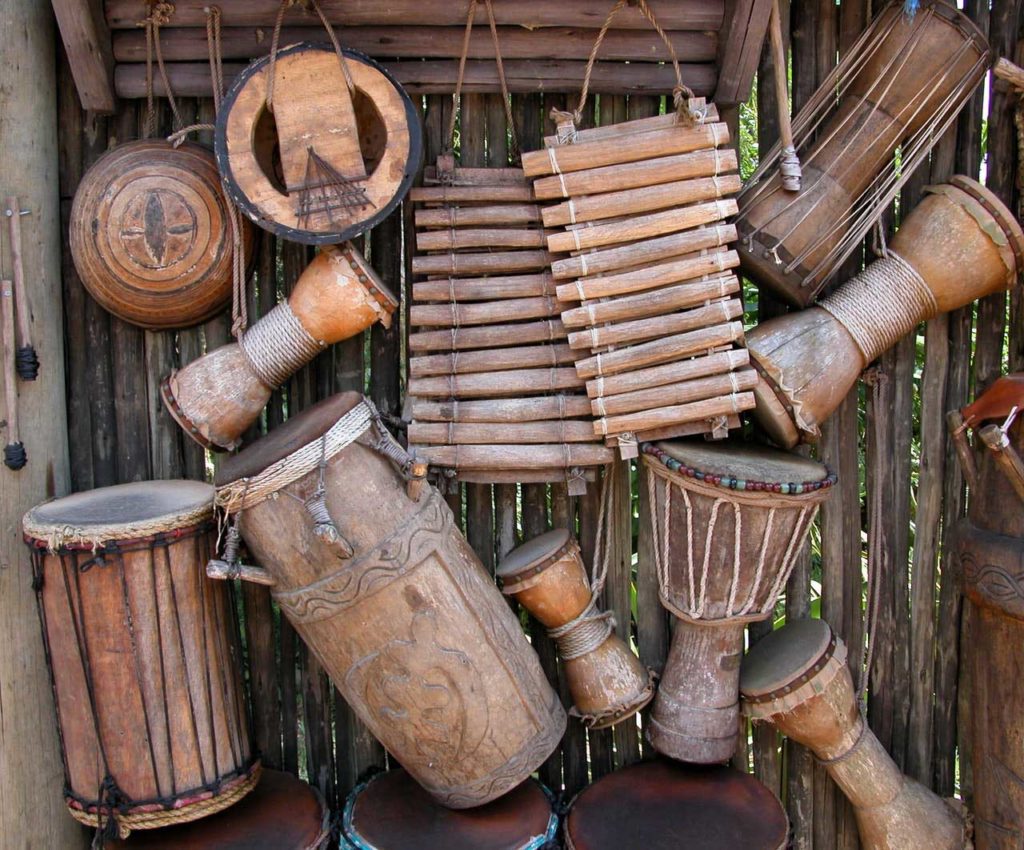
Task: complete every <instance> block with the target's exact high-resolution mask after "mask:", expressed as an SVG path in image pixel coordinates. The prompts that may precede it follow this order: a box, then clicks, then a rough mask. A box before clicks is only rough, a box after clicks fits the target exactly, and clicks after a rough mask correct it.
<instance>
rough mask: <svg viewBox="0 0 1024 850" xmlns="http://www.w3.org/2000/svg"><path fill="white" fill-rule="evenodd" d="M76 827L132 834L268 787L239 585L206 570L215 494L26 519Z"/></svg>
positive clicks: (122, 491)
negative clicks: (256, 732) (243, 668)
mask: <svg viewBox="0 0 1024 850" xmlns="http://www.w3.org/2000/svg"><path fill="white" fill-rule="evenodd" d="M24 530H25V539H26V541H27V543H28V544H29V547H30V548H31V550H32V556H33V572H34V577H33V580H34V585H35V587H36V593H37V597H38V600H39V612H40V620H41V622H42V626H43V641H44V645H45V648H46V655H47V659H48V661H49V665H50V673H51V678H52V682H53V693H54V701H55V703H56V708H57V721H58V726H59V730H60V737H61V743H62V747H63V758H64V772H65V792H64V793H65V798H66V800H67V804H68V807H69V809H70V810H71V814H72V815H73V816H74V817H75V818H76V819H77V820H79V821H81V822H82V823H85V824H89V825H93V826H102V827H104V828H105V830H109V832H111V833H113V832H114V828H115V827H116V829H117V831H118V832H119V833H120V834H121V836H122V837H124V836H126V835H127V834H128V832H129V831H130V830H135V829H151V828H154V827H162V826H169V825H172V824H176V823H182V822H185V821H190V820H195V819H196V818H201V817H205V816H206V815H209V814H212V813H214V812H217V811H220V810H221V809H223V808H225V807H227V806H230V805H231V804H233V803H235V802H236V801H237V800H239V799H240V798H241V797H242V796H244V795H245V794H247V793H248V792H249V791H251V790H252V788H253V787H254V786H255V784H256V781H257V779H258V778H259V761H258V759H257V758H256V757H255V755H254V754H253V750H252V746H251V742H250V739H249V728H248V720H247V716H248V715H247V708H246V705H245V698H244V692H243V690H242V683H241V679H240V677H239V673H238V671H239V669H240V664H241V657H240V656H241V653H240V651H239V647H238V645H237V642H238V623H237V621H236V619H235V606H234V603H233V600H232V598H231V596H232V594H231V592H230V587H228V586H226V585H224V584H223V583H219V582H215V581H211V580H210V579H208V578H207V577H206V576H205V575H204V573H203V564H205V562H206V560H207V559H208V558H209V557H210V554H211V552H212V550H213V547H214V541H215V528H214V522H213V488H212V487H210V486H209V485H207V484H201V483H199V482H195V481H153V482H137V483H134V484H121V485H118V486H115V487H105V488H103V489H101V490H93V491H91V492H86V493H76V494H75V495H73V496H67V497H65V498H63V499H58V500H56V501H54V502H46V503H44V504H42V505H39V506H38V507H36V508H33V509H32V510H31V511H29V512H28V513H27V514H26V515H25V519H24Z"/></svg>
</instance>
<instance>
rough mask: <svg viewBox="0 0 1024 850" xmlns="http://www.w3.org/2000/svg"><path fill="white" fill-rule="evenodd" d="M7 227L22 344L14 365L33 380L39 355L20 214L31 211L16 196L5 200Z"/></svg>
mask: <svg viewBox="0 0 1024 850" xmlns="http://www.w3.org/2000/svg"><path fill="white" fill-rule="evenodd" d="M6 204H7V209H6V211H5V212H6V215H7V228H8V232H9V233H10V237H11V264H12V266H13V269H12V273H13V275H14V306H15V307H16V309H15V314H16V316H17V321H18V336H19V342H20V344H19V345H18V346H17V350H16V353H15V364H16V367H17V370H18V377H20V378H21V379H22V380H23V381H34V380H35V379H36V378H38V377H39V357H38V355H37V354H36V349H35V346H33V345H32V314H31V310H30V309H29V305H28V293H27V292H26V290H25V265H24V262H23V260H22V254H21V217H22V216H23V215H28V212H29V211H28V210H23V209H22V208H21V203H20V202H19V200H18V199H17V198H16V197H14V196H13V195H11V196H9V197H8V198H7V199H6Z"/></svg>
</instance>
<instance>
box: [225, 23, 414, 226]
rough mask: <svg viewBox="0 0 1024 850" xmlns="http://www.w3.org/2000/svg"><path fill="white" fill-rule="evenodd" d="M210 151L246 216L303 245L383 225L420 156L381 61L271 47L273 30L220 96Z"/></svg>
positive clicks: (409, 115) (410, 114) (407, 112)
mask: <svg viewBox="0 0 1024 850" xmlns="http://www.w3.org/2000/svg"><path fill="white" fill-rule="evenodd" d="M331 38H332V39H333V34H332V35H331ZM214 148H215V150H216V154H217V165H218V166H219V168H220V172H221V174H223V175H224V185H225V187H226V189H227V191H228V192H229V194H230V195H231V197H232V198H233V199H234V200H235V202H236V203H237V204H238V206H239V208H240V209H241V210H242V212H244V213H245V214H246V215H247V216H249V218H251V219H252V220H253V221H254V222H256V223H257V224H258V225H259V226H260V227H263V228H266V229H267V230H270V231H271V232H272V233H276V234H277V235H278V236H282V237H284V238H285V239H288V240H290V241H293V242H303V243H305V244H307V245H324V244H333V243H337V242H343V241H344V240H346V239H351V238H353V237H355V236H358V235H359V234H360V233H363V232H365V231H367V230H369V229H370V228H371V227H373V226H374V225H376V224H377V223H378V222H380V221H383V220H384V219H385V218H386V217H387V216H388V214H389V213H391V211H392V210H393V209H394V208H395V207H396V206H397V205H398V204H399V203H400V202H401V200H402V198H403V197H405V194H406V192H408V190H409V186H410V185H411V184H412V179H413V176H414V175H415V173H416V171H417V169H418V168H419V166H420V160H421V159H422V157H423V141H422V131H421V129H420V123H419V116H418V114H417V111H416V107H415V106H414V105H413V102H412V101H411V100H410V99H409V95H407V94H406V93H405V90H404V89H402V87H401V86H400V85H399V84H398V82H397V81H396V80H395V79H394V78H393V77H392V76H391V74H389V73H388V71H387V70H385V68H384V67H383V66H381V65H379V64H377V63H376V62H374V61H373V60H372V59H370V57H368V56H364V55H363V54H362V53H357V52H355V51H353V50H341V49H338V50H337V52H336V51H335V50H332V49H331V48H330V47H324V46H321V45H315V44H307V43H302V44H293V45H291V46H290V47H285V48H283V49H281V50H277V49H276V36H275V49H274V51H273V53H272V54H271V55H270V56H267V57H264V58H263V59H259V60H257V61H256V62H253V63H252V64H251V65H249V67H248V68H246V69H245V70H244V71H242V72H241V73H240V74H239V75H238V76H237V77H236V78H235V82H234V83H233V84H232V86H231V88H230V89H229V90H228V92H227V94H226V95H225V96H224V103H223V105H222V108H221V110H220V112H219V113H218V115H217V129H216V133H215V136H214Z"/></svg>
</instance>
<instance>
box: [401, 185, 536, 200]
mask: <svg viewBox="0 0 1024 850" xmlns="http://www.w3.org/2000/svg"><path fill="white" fill-rule="evenodd" d="M409 200H410V201H412V202H413V203H419V204H467V203H485V204H486V203H492V204H495V203H502V204H516V203H526V202H529V201H532V200H533V189H532V188H530V187H529V186H526V185H522V186H519V185H516V184H512V183H510V184H508V185H498V186H414V187H413V188H412V189H410V190H409Z"/></svg>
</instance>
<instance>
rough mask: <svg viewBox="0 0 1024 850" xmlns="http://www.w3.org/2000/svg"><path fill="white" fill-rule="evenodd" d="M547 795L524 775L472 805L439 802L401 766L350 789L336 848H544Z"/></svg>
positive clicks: (550, 814) (554, 830) (554, 825)
mask: <svg viewBox="0 0 1024 850" xmlns="http://www.w3.org/2000/svg"><path fill="white" fill-rule="evenodd" d="M551 803H552V800H551V797H550V796H549V794H548V792H547V790H546V789H545V788H544V787H543V786H542V785H541V784H540V783H539V782H537V781H536V780H534V779H527V780H526V781H525V782H523V783H522V784H521V785H519V786H518V787H516V788H514V789H512V790H511V791H509V792H508V793H507V794H505V795H504V796H503V797H499V798H498V799H497V800H494V801H492V802H490V803H488V804H487V805H486V806H478V807H477V808H475V809H467V810H461V811H458V810H452V809H445V808H443V807H442V806H439V805H438V804H437V802H435V801H434V800H432V799H431V798H430V796H429V795H428V794H426V793H425V792H424V791H423V789H422V788H420V787H419V786H418V785H417V784H416V782H415V780H414V779H413V778H412V777H411V776H409V774H408V773H407V772H406V771H404V770H401V769H398V770H392V771H389V772H387V773H379V774H377V775H376V776H374V777H373V778H372V779H370V780H369V781H368V782H364V783H363V784H362V785H360V786H359V787H358V788H356V789H355V790H354V791H353V792H352V793H351V794H350V795H349V797H348V800H347V801H346V803H345V811H344V813H343V815H342V834H341V850H420V848H424V847H437V848H442V847H443V848H444V850H544V848H548V847H550V846H552V844H551V843H552V842H553V841H554V840H555V838H556V837H557V834H558V816H557V815H556V814H555V812H554V811H553V810H552V807H551Z"/></svg>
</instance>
